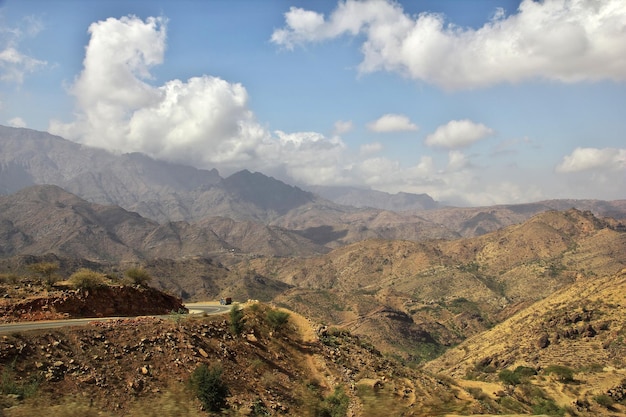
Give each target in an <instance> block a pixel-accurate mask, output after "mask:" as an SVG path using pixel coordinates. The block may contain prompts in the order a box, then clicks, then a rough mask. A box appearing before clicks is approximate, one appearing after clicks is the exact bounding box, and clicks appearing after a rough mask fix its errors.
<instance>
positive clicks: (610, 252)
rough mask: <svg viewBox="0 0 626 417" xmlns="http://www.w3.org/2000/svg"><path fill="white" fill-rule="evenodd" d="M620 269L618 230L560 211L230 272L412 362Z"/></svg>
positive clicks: (624, 259)
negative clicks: (277, 284)
mask: <svg viewBox="0 0 626 417" xmlns="http://www.w3.org/2000/svg"><path fill="white" fill-rule="evenodd" d="M625 265H626V233H625V232H624V230H623V226H622V225H621V224H620V223H618V222H616V221H613V220H602V219H599V218H597V217H595V216H593V215H592V214H591V213H589V212H580V211H578V210H569V211H567V212H556V211H551V212H546V213H542V214H539V215H537V216H535V217H533V218H532V219H531V220H529V221H527V222H525V223H523V224H521V225H515V226H510V227H508V228H505V229H502V230H499V231H497V232H493V233H489V234H486V235H483V236H480V237H477V238H471V239H460V240H454V241H430V242H421V243H417V242H409V241H381V240H371V241H365V242H360V243H357V244H354V245H349V246H345V247H342V248H339V249H336V250H334V251H332V252H331V253H329V254H327V255H323V256H319V257H314V258H309V259H276V258H273V259H265V258H258V259H253V260H250V261H248V262H246V263H245V264H240V265H239V267H240V268H242V269H243V270H244V271H248V273H250V271H253V273H255V274H257V275H259V276H263V277H271V278H272V279H274V280H279V281H282V282H284V283H286V284H289V285H290V286H292V288H291V289H290V290H288V291H286V292H284V293H282V294H280V295H278V296H277V297H276V298H275V302H278V303H282V304H284V305H285V306H288V307H289V308H291V309H293V310H296V311H300V312H302V313H303V314H306V315H308V316H309V317H312V318H315V319H316V320H320V321H322V322H326V323H332V324H340V325H343V326H345V327H346V328H349V329H351V330H352V331H353V332H355V333H356V334H361V335H367V336H369V337H372V338H373V340H375V343H376V344H377V345H378V346H381V348H382V349H383V350H386V351H390V352H394V353H397V354H400V355H401V356H403V357H404V358H405V359H409V360H417V361H421V360H423V359H425V358H428V357H432V356H433V355H435V354H437V353H438V352H441V351H442V350H443V349H444V348H445V347H446V346H451V345H454V344H457V343H459V342H461V341H462V340H463V339H465V338H466V337H469V336H472V335H474V334H477V333H480V332H482V331H484V330H486V329H488V328H490V327H491V326H492V325H493V324H495V323H498V322H500V321H502V320H503V319H506V318H507V317H510V316H511V315H513V314H514V313H515V312H517V311H519V310H520V309H522V308H523V307H525V306H528V305H530V304H532V303H534V302H535V301H537V300H540V299H543V298H545V297H547V296H548V295H550V294H551V293H553V292H554V291H556V290H558V289H560V288H564V287H566V286H568V285H570V284H572V283H574V282H576V281H577V280H580V279H584V278H585V277H595V276H605V275H607V274H612V273H615V272H617V271H619V270H621V269H622V268H624V266H625ZM242 273H243V272H242Z"/></svg>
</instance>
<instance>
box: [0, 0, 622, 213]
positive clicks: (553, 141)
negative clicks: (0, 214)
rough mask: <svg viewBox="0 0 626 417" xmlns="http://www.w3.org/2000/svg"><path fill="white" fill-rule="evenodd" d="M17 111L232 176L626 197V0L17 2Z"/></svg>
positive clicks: (7, 59)
mask: <svg viewBox="0 0 626 417" xmlns="http://www.w3.org/2000/svg"><path fill="white" fill-rule="evenodd" d="M0 124H2V125H5V126H14V127H25V128H30V129H36V130H41V131H48V132H50V133H52V134H55V135H59V136H62V137H64V138H66V139H68V140H72V141H75V142H79V143H82V144H85V145H89V146H96V147H100V148H104V149H108V150H111V151H113V152H119V153H126V152H142V153H145V154H148V155H150V156H152V157H153V158H156V159H162V160H167V161H171V162H177V163H184V164H187V165H192V166H195V167H198V168H204V169H212V168H217V169H218V170H219V172H220V174H221V175H222V176H226V175H230V174H232V173H234V172H236V171H239V170H242V169H248V170H250V171H259V172H262V173H264V174H266V175H270V176H273V177H275V178H277V179H280V180H283V181H285V182H287V183H289V184H293V185H298V186H302V187H305V186H308V185H337V186H356V187H360V188H371V189H374V190H380V191H386V192H389V193H397V192H409V193H418V194H419V193H427V194H429V195H430V196H432V197H433V198H435V199H436V200H438V201H441V202H445V203H448V204H454V205H460V206H484V205H493V204H512V203H524V202H532V201H540V200H545V199H553V198H577V199H583V198H585V199H604V200H615V199H625V198H626V0H544V1H532V0H524V1H514V0H413V1H391V0H363V1H355V0H334V1H327V0H316V1H310V0H309V1H304V0H293V1H288V0H267V1H258V0H207V1H200V0H195V1H192V0H182V1H163V0H133V1H116V0H106V1H105V0H102V1H98V0H90V1H79V0H0Z"/></svg>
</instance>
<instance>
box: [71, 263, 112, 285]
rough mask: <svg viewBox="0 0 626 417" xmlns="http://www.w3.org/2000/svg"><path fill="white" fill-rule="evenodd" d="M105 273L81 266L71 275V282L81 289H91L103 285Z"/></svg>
mask: <svg viewBox="0 0 626 417" xmlns="http://www.w3.org/2000/svg"><path fill="white" fill-rule="evenodd" d="M105 279H106V277H105V275H104V274H101V273H100V272H96V271H92V270H91V269H87V268H81V269H79V270H78V271H76V272H74V273H73V274H72V275H70V282H71V283H72V285H74V287H76V288H78V289H81V290H89V289H92V288H96V287H101V286H103V285H104V282H105Z"/></svg>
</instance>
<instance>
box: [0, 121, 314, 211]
mask: <svg viewBox="0 0 626 417" xmlns="http://www.w3.org/2000/svg"><path fill="white" fill-rule="evenodd" d="M37 184H53V185H57V186H59V187H62V188H63V189H65V190H67V191H69V192H71V193H73V194H76V195H77V196H80V197H81V198H84V199H85V200H88V201H91V202H94V203H98V204H112V205H118V206H120V207H123V208H125V209H127V210H131V211H136V212H137V213H139V214H141V215H142V216H144V217H147V218H150V219H153V220H156V221H159V222H164V221H177V220H184V221H195V220H200V219H202V218H204V217H208V216H211V217H214V216H227V217H231V218H233V219H236V220H256V221H261V222H264V223H266V222H269V221H271V220H272V219H273V218H274V217H276V216H278V215H279V214H284V213H285V212H286V211H288V210H290V209H292V208H294V207H297V206H300V205H303V204H306V203H311V202H315V200H317V199H319V197H316V196H314V195H313V194H311V193H309V192H306V191H303V190H301V189H299V188H297V187H293V186H290V185H287V184H284V183H282V182H281V181H278V180H275V179H274V178H271V177H267V176H265V175H263V174H259V173H255V174H253V173H250V172H249V171H241V172H239V173H236V174H234V175H232V176H231V177H229V178H226V179H224V178H222V177H220V175H219V173H218V172H217V170H215V169H212V170H203V169H196V168H193V167H190V166H185V165H181V164H173V163H168V162H164V161H157V160H154V159H152V158H150V157H148V156H146V155H143V154H139V153H130V154H122V155H116V154H113V153H110V152H107V151H104V150H101V149H95V148H90V147H87V146H82V145H80V144H77V143H74V142H71V141H68V140H65V139H63V138H61V137H58V136H53V135H50V134H48V133H45V132H38V131H35V130H30V129H20V128H10V127H4V126H0V194H11V193H13V192H16V191H19V190H20V189H22V188H24V187H28V186H31V185H37Z"/></svg>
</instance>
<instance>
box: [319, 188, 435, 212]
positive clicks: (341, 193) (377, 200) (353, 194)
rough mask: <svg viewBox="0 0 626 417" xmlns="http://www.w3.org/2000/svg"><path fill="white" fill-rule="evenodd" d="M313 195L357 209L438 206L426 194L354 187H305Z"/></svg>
mask: <svg viewBox="0 0 626 417" xmlns="http://www.w3.org/2000/svg"><path fill="white" fill-rule="evenodd" d="M307 189H309V190H310V191H312V192H314V193H315V194H317V195H319V196H321V197H323V198H325V199H327V200H330V201H333V202H335V203H337V204H343V205H346V206H353V207H357V208H368V207H369V208H375V209H380V210H390V211H408V210H413V211H418V210H432V209H435V208H439V207H440V205H439V203H437V202H436V201H435V200H433V198H432V197H431V196H429V195H428V194H412V193H404V192H400V193H397V194H389V193H385V192H382V191H376V190H367V189H362V188H356V187H339V186H337V187H333V186H321V185H317V186H311V187H307Z"/></svg>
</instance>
